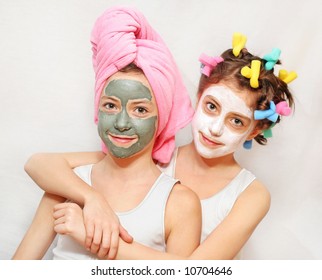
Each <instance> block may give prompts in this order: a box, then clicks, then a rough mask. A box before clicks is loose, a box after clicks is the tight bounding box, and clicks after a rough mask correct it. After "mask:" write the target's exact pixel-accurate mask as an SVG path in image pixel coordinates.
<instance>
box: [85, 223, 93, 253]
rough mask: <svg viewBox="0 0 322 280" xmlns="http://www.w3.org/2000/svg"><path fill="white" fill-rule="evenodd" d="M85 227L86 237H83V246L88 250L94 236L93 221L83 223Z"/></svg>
mask: <svg viewBox="0 0 322 280" xmlns="http://www.w3.org/2000/svg"><path fill="white" fill-rule="evenodd" d="M85 229H86V239H85V247H86V248H87V249H88V250H90V249H91V246H92V242H93V236H94V223H93V222H88V223H86V224H85Z"/></svg>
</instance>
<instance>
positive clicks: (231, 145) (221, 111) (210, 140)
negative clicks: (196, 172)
mask: <svg viewBox="0 0 322 280" xmlns="http://www.w3.org/2000/svg"><path fill="white" fill-rule="evenodd" d="M245 94H247V93H241V92H238V91H235V90H232V89H231V88H229V87H227V86H224V85H221V84H217V85H213V86H211V87H209V88H207V89H206V90H205V91H204V92H203V94H202V96H201V98H200V100H199V102H198V106H197V109H196V113H195V115H194V119H193V121H192V132H193V138H194V143H195V146H196V149H197V151H198V153H199V154H200V155H201V156H202V157H204V158H217V157H221V156H225V155H228V154H231V153H233V152H235V151H236V150H237V149H238V148H239V147H240V146H241V145H242V144H243V143H244V141H245V140H246V139H247V137H248V136H249V135H250V133H251V132H252V131H253V129H254V127H255V121H254V119H253V110H252V109H251V108H250V106H248V105H247V103H246V101H249V100H245Z"/></svg>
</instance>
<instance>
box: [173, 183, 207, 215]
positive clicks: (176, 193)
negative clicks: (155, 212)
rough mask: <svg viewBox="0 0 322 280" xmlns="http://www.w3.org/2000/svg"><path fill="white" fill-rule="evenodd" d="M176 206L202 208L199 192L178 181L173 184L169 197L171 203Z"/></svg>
mask: <svg viewBox="0 0 322 280" xmlns="http://www.w3.org/2000/svg"><path fill="white" fill-rule="evenodd" d="M172 202H173V204H174V205H175V207H176V208H177V207H180V208H181V207H187V208H189V209H193V208H195V209H198V208H200V207H201V206H200V200H199V197H198V196H197V194H196V193H195V192H194V191H193V190H191V189H190V188H188V187H187V186H185V185H182V184H180V183H177V184H175V185H174V186H173V189H172V192H171V194H170V197H169V201H168V203H169V204H172Z"/></svg>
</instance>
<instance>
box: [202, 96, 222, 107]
mask: <svg viewBox="0 0 322 280" xmlns="http://www.w3.org/2000/svg"><path fill="white" fill-rule="evenodd" d="M205 98H208V99H211V101H212V102H214V103H215V104H216V105H217V106H218V107H220V108H221V107H222V106H221V103H220V102H219V101H218V100H217V99H216V98H215V97H213V96H211V95H206V96H205Z"/></svg>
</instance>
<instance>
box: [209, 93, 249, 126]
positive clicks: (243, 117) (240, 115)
mask: <svg viewBox="0 0 322 280" xmlns="http://www.w3.org/2000/svg"><path fill="white" fill-rule="evenodd" d="M205 98H208V99H211V101H213V102H214V103H216V105H217V106H218V107H220V108H221V107H222V105H221V103H220V102H219V101H218V100H217V99H216V98H215V97H213V96H211V95H206V96H205ZM231 113H233V114H234V115H235V116H237V117H239V118H242V119H246V120H249V121H251V118H249V117H247V116H246V115H244V114H241V113H239V112H231Z"/></svg>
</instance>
